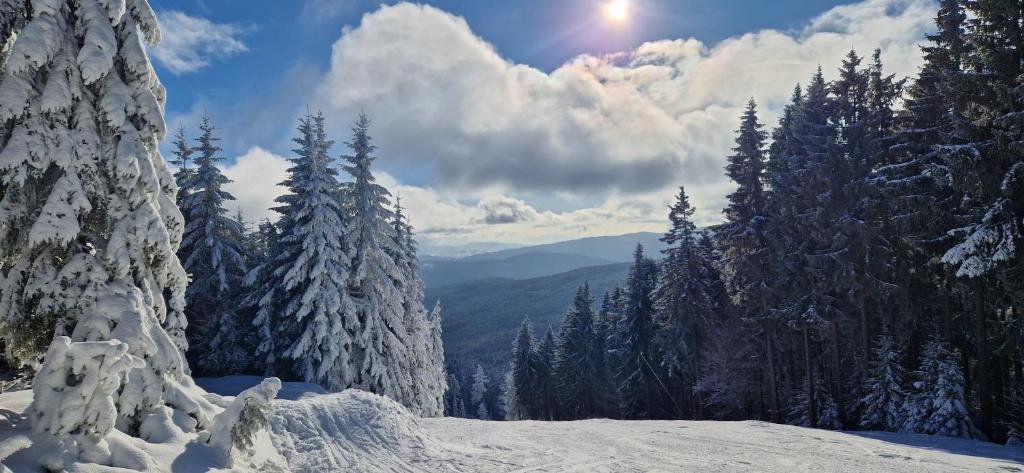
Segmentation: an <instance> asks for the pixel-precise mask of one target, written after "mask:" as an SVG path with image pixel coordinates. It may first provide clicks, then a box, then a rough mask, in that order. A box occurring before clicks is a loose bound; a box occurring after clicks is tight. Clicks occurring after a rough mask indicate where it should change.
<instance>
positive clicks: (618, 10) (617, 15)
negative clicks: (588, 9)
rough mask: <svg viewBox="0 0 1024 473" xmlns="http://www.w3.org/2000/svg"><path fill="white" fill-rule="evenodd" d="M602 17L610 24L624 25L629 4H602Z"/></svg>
mask: <svg viewBox="0 0 1024 473" xmlns="http://www.w3.org/2000/svg"><path fill="white" fill-rule="evenodd" d="M604 16H605V18H607V19H608V21H611V22H612V23H625V22H626V20H628V19H629V2H628V1H627V0H611V1H609V2H608V3H605V4H604Z"/></svg>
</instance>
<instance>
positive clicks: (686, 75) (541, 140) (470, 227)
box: [307, 0, 937, 243]
mask: <svg viewBox="0 0 1024 473" xmlns="http://www.w3.org/2000/svg"><path fill="white" fill-rule="evenodd" d="M936 9H937V6H936V5H935V3H934V1H933V0H865V1H863V2H861V3H856V4H852V5H847V6H841V7H837V8H834V9H832V10H829V11H828V12H826V13H824V14H822V15H820V16H819V17H817V18H815V19H813V20H812V21H810V22H809V23H808V24H807V25H805V26H804V27H802V28H799V29H796V30H792V31H779V30H762V31H758V32H752V33H749V34H745V35H742V36H739V37H734V38H730V39H727V40H725V41H722V42H720V43H718V44H715V45H708V44H704V43H702V42H701V41H699V40H697V39H693V38H690V39H667V40H663V41H656V42H650V43H646V44H643V45H641V46H639V47H637V48H636V49H635V50H632V51H626V52H622V53H620V54H615V55H610V56H590V55H584V56H580V57H577V58H575V59H573V60H571V61H569V62H568V63H566V64H564V65H563V66H561V67H559V68H557V69H555V70H553V71H542V70H538V69H536V68H533V67H530V66H527V65H522V64H514V63H512V62H511V61H509V60H507V59H506V58H504V57H502V56H501V54H500V52H499V51H497V50H496V49H495V48H494V47H493V46H492V45H490V44H489V43H487V42H486V41H485V40H483V39H482V38H480V37H478V36H477V35H475V34H474V33H473V31H472V30H471V28H470V26H469V25H468V24H467V23H466V21H465V20H464V19H462V18H460V17H457V16H453V15H451V14H449V13H446V12H444V11H442V10H439V9H437V8H434V7H430V6H423V5H416V4H408V3H403V4H399V5H394V6H383V7H381V8H380V9H378V10H376V11H374V12H372V13H368V14H366V15H365V16H363V18H362V21H361V22H360V24H359V25H358V26H356V27H354V28H348V29H346V30H345V31H344V32H343V34H342V36H341V37H340V39H338V40H337V42H335V44H334V45H333V50H332V54H331V61H330V66H329V69H328V70H327V72H326V74H324V76H323V79H322V81H321V82H320V83H319V85H318V86H317V87H315V88H314V91H313V92H312V93H311V95H310V97H309V99H308V101H307V103H313V104H317V106H318V107H322V108H323V111H324V112H325V113H326V114H327V116H328V123H329V125H330V126H331V127H332V133H331V134H332V137H334V138H335V139H337V140H338V141H339V142H340V141H342V140H344V139H345V138H347V136H348V135H349V130H348V126H349V124H350V123H351V122H352V121H353V119H354V117H355V116H356V115H357V114H358V113H359V111H360V110H361V109H362V110H366V111H367V112H369V113H370V114H371V116H372V117H373V119H374V123H373V126H372V130H371V131H372V134H373V136H374V138H375V141H376V144H378V145H379V147H380V151H379V155H380V156H381V159H380V160H379V161H378V164H380V165H381V166H382V167H383V168H384V169H387V170H388V171H391V172H392V173H393V174H395V175H399V176H402V175H412V176H417V182H419V183H420V185H419V186H408V185H403V184H402V183H399V182H398V181H396V180H394V178H393V177H391V176H390V175H388V176H386V178H382V182H385V183H386V184H390V186H391V188H392V189H393V190H400V191H401V193H402V195H403V203H405V204H407V205H408V207H410V214H411V215H412V217H413V223H414V224H415V225H416V226H417V227H418V229H419V231H420V234H421V235H423V236H424V237H425V238H428V239H430V240H431V241H433V242H443V243H459V242H471V241H505V242H541V241H552V240H557V239H562V238H571V237H577V236H584V235H599V234H615V233H625V232H630V231H640V230H648V231H660V230H661V229H663V228H664V226H665V225H666V223H665V222H666V218H665V214H666V205H667V204H668V203H669V202H670V200H671V199H672V196H673V195H674V194H675V192H676V189H677V188H678V186H680V185H685V186H686V189H687V192H688V193H689V194H690V195H691V202H693V204H694V205H695V206H696V207H697V208H698V214H697V219H698V221H699V222H700V223H702V224H708V223H714V222H716V221H719V220H720V215H721V208H722V207H723V206H724V205H725V196H726V195H727V194H728V193H729V192H731V190H732V189H733V186H732V184H731V183H730V182H729V181H728V179H727V178H726V177H725V176H724V170H723V167H724V165H725V161H726V156H728V154H729V153H730V148H731V146H732V140H733V136H734V135H733V134H734V130H735V129H736V127H737V126H738V122H739V117H740V114H741V112H742V109H743V107H744V105H745V103H746V101H747V100H748V99H749V98H751V97H753V98H755V99H756V100H757V101H758V102H759V104H760V105H761V111H762V115H761V118H762V122H764V123H765V124H766V125H768V126H772V125H774V123H775V120H776V117H777V114H778V112H779V111H780V110H781V108H782V107H783V106H784V105H785V103H786V102H787V101H788V100H789V96H790V94H791V92H792V89H793V86H794V85H795V84H797V83H799V82H806V81H807V79H808V78H809V77H810V76H811V74H812V73H813V72H814V70H815V69H816V68H817V67H818V66H819V65H821V66H822V67H823V68H824V70H825V73H826V76H827V77H832V76H834V75H835V74H834V71H835V70H836V69H837V68H838V67H839V63H840V61H841V60H842V58H843V57H844V56H845V54H846V52H847V51H849V50H850V49H851V48H854V49H856V50H858V51H859V52H860V53H861V54H862V55H864V56H868V55H870V53H871V51H872V50H873V49H874V48H876V47H881V48H882V50H883V60H884V62H885V65H886V68H887V69H888V71H889V72H894V73H897V74H898V75H901V76H910V75H913V74H914V73H916V70H917V68H918V67H919V65H920V63H921V55H920V52H919V49H918V47H919V44H920V43H922V42H923V40H924V35H925V34H926V33H927V32H929V31H930V30H931V29H932V20H931V18H932V17H933V16H934V14H935V11H936ZM424 176H426V177H424Z"/></svg>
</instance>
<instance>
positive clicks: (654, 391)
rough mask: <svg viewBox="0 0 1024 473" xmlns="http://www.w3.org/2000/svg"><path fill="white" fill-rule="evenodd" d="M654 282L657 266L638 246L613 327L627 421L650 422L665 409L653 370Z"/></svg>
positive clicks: (660, 387) (656, 276) (621, 395)
mask: <svg viewBox="0 0 1024 473" xmlns="http://www.w3.org/2000/svg"><path fill="white" fill-rule="evenodd" d="M657 280H658V265H657V263H655V262H654V260H652V259H650V258H648V257H646V256H645V255H644V249H643V247H642V246H640V245H637V247H636V250H635V251H634V252H633V265H632V266H631V267H630V269H629V276H628V277H627V279H626V287H625V295H624V297H625V299H626V304H625V307H624V312H623V315H622V319H621V320H620V321H619V324H618V327H616V331H617V332H618V333H617V334H616V337H617V338H618V339H619V341H620V343H621V344H622V345H621V347H620V348H619V350H621V353H620V354H619V360H620V362H619V372H618V380H619V397H620V399H621V402H622V407H621V409H622V415H623V416H625V417H626V418H628V419H650V418H656V417H659V416H661V415H662V413H663V411H664V410H666V407H667V406H666V405H665V403H664V402H662V401H664V399H665V398H664V387H663V386H662V385H661V380H660V379H659V378H658V373H657V372H656V371H655V367H657V366H659V360H658V358H656V357H655V354H656V352H657V347H656V346H655V340H654V335H655V327H654V301H653V300H652V299H651V293H652V291H653V290H654V288H655V285H656V284H657Z"/></svg>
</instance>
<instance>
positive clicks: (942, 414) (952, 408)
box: [902, 339, 983, 438]
mask: <svg viewBox="0 0 1024 473" xmlns="http://www.w3.org/2000/svg"><path fill="white" fill-rule="evenodd" d="M913 379H914V390H913V393H912V394H911V395H910V396H908V397H907V401H906V403H905V405H904V412H903V414H904V416H905V419H906V420H905V422H904V425H903V429H902V430H903V431H906V432H916V433H922V434H931V435H945V436H948V437H963V438H983V435H982V434H981V432H980V431H978V429H977V427H975V426H974V422H973V421H972V420H971V414H970V411H969V410H968V408H967V400H966V398H965V394H964V375H963V372H961V371H960V365H959V362H958V361H957V359H956V356H954V354H953V352H952V351H951V350H950V349H949V345H947V344H946V343H945V342H942V341H940V340H938V339H932V340H929V341H928V343H927V344H926V345H925V350H924V353H923V354H922V355H921V366H920V367H919V368H918V369H917V370H916V371H914V376H913Z"/></svg>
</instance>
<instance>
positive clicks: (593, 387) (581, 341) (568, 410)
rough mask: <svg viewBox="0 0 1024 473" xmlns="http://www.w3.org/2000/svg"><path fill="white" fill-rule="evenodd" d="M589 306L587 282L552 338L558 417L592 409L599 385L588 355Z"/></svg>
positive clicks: (591, 338) (591, 342) (572, 416)
mask: <svg viewBox="0 0 1024 473" xmlns="http://www.w3.org/2000/svg"><path fill="white" fill-rule="evenodd" d="M593 305H594V300H593V298H591V296H590V285H589V284H584V285H583V286H580V287H579V288H577V289H576V296H575V297H574V298H573V301H572V305H571V306H569V310H568V311H566V313H565V318H563V319H562V327H561V329H560V330H559V331H558V338H557V339H556V340H555V381H556V385H557V391H558V404H559V406H561V409H560V413H559V417H560V418H561V419H567V420H572V419H585V418H587V417H592V416H593V415H594V414H595V412H596V411H595V409H596V404H597V399H596V397H597V390H598V389H599V386H598V384H597V375H596V372H595V369H594V360H593V358H592V357H593V353H594V315H593V309H592V308H591V307H592V306H593Z"/></svg>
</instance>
